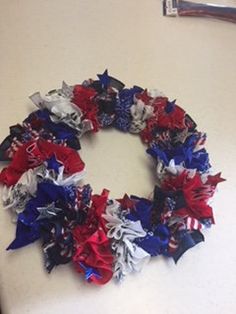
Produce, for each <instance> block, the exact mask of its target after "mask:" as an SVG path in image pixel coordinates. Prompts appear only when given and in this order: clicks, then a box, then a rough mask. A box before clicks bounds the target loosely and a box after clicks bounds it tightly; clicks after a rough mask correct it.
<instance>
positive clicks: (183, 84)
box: [0, 0, 236, 314]
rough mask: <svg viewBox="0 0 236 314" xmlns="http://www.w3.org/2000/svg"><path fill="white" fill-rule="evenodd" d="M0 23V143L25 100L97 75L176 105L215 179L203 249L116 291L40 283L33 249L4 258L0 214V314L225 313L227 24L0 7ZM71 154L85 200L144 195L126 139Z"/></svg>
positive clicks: (112, 138) (149, 178) (135, 7)
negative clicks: (201, 136) (203, 137)
mask: <svg viewBox="0 0 236 314" xmlns="http://www.w3.org/2000/svg"><path fill="white" fill-rule="evenodd" d="M225 2H228V3H235V1H225ZM0 16H1V18H0V45H1V47H0V69H1V76H0V101H1V104H0V108H1V112H0V125H1V127H0V138H1V139H3V138H4V137H5V136H6V135H7V134H8V127H9V126H10V125H13V124H15V123H17V122H20V121H22V120H23V119H24V118H25V117H26V115H27V114H28V113H29V112H30V111H31V110H33V108H34V107H33V105H32V104H31V103H30V101H29V99H28V96H29V95H30V94H32V93H33V92H35V91H38V90H40V91H41V92H46V91H48V90H51V89H53V88H55V87H59V86H60V84H61V81H62V80H65V81H66V82H68V83H69V84H74V83H79V82H81V81H82V80H84V79H85V78H89V77H96V74H97V73H102V72H103V71H104V69H106V68H108V69H109V72H110V74H112V75H113V76H115V77H117V78H119V79H121V80H122V81H123V82H125V83H126V85H127V86H131V85H133V84H136V85H140V86H144V87H145V86H146V87H148V88H153V87H154V88H155V87H156V88H158V89H160V90H162V91H163V92H164V93H165V94H166V95H168V96H169V97H170V98H171V99H174V98H177V102H178V104H180V105H181V106H183V108H185V109H186V111H187V112H188V113H189V114H190V115H191V116H192V117H193V118H194V119H195V120H196V121H197V122H198V128H199V130H203V131H206V132H207V134H208V142H207V148H208V150H209V152H210V156H211V161H212V164H213V166H214V168H215V170H216V171H219V170H222V172H223V176H224V177H225V178H227V181H226V182H225V183H224V184H221V185H220V187H219V193H217V195H216V197H215V200H214V209H215V218H216V225H215V226H214V227H213V228H212V229H211V230H210V231H209V232H207V234H206V242H205V243H203V244H200V245H198V246H197V247H195V248H194V249H192V250H190V251H189V252H188V253H186V255H184V257H183V258H182V259H181V260H180V261H179V263H178V265H177V266H175V265H174V263H173V262H172V261H166V260H164V259H162V258H156V259H155V260H153V261H152V262H151V263H150V264H149V265H148V266H146V267H145V268H144V269H143V271H142V272H141V273H140V274H137V275H134V276H129V277H127V279H126V280H125V281H124V283H123V284H122V285H117V284H116V283H115V282H111V283H109V284H108V285H106V286H104V287H95V286H91V285H89V284H84V282H83V281H82V279H81V278H80V277H79V276H78V275H77V274H76V273H75V272H74V271H73V269H72V267H71V266H64V267H63V266H62V267H58V268H57V269H55V270H54V271H53V272H52V274H51V275H48V274H46V272H45V271H44V269H43V265H42V264H43V262H42V255H41V250H40V244H39V243H35V244H33V245H30V246H28V247H25V248H24V249H21V250H19V251H15V252H6V251H5V248H6V247H7V245H8V244H9V243H10V242H11V241H12V239H13V237H14V232H15V226H14V224H12V223H11V221H10V216H9V213H8V212H6V211H4V210H3V209H2V207H1V211H0V262H1V268H0V280H1V281H0V288H1V292H0V296H1V303H2V310H3V314H25V313H29V314H41V313H42V314H54V313H57V314H62V313H63V314H64V313H71V314H74V313H80V314H92V313H96V314H108V313H114V314H116V313H122V314H128V313H129V314H133V313H135V314H141V313H142V314H154V313H158V314H187V313H192V314H199V313H207V314H222V313H225V314H233V313H235V312H236V272H235V264H236V250H235V248H234V240H235V220H236V206H235V205H236V204H235V203H236V202H235V192H236V190H235V188H236V179H235V173H236V166H235V160H236V149H235V145H236V140H235V132H236V126H235V115H236V103H235V102H236V58H235V56H236V25H235V24H231V23H227V22H221V21H217V20H210V19H202V18H165V17H163V16H162V6H161V2H160V1H159V0H146V1H141V0H120V1H117V0H96V1H95V0H94V1H92V0H89V1H88V0H66V1H63V0H40V1H36V0H11V1H9V0H1V1H0ZM82 145H83V151H82V157H83V159H84V160H85V162H86V164H87V178H86V182H89V183H91V185H92V186H93V188H94V191H95V192H100V191H101V190H102V189H103V188H104V187H105V188H108V189H110V190H111V196H114V197H120V196H122V195H123V193H124V192H127V193H130V194H136V195H140V196H145V197H147V196H148V195H149V194H150V192H151V190H152V186H153V184H154V178H153V174H152V173H151V170H150V169H151V168H150V160H149V159H148V157H147V156H145V151H144V147H143V145H142V144H141V142H140V141H139V139H138V138H137V137H135V136H131V135H124V134H120V133H119V132H118V131H109V132H105V131H104V132H101V133H99V134H96V135H95V136H94V138H92V139H91V138H86V139H83V140H82Z"/></svg>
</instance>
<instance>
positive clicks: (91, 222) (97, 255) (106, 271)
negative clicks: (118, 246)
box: [73, 190, 113, 285]
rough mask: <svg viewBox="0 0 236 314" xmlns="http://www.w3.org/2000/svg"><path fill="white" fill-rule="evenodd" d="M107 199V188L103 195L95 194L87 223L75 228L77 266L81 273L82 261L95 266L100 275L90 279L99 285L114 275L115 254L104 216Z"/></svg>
mask: <svg viewBox="0 0 236 314" xmlns="http://www.w3.org/2000/svg"><path fill="white" fill-rule="evenodd" d="M107 199H108V191H107V190H104V191H103V193H102V195H93V196H92V205H91V207H90V208H89V209H88V215H87V220H86V223H85V224H84V225H81V226H80V225H79V226H76V227H75V229H74V230H73V237H74V241H75V254H74V256H73V262H74V265H75V268H76V270H77V271H78V272H79V273H85V270H84V268H83V267H81V264H80V263H83V264H84V265H86V267H92V268H95V269H96V271H97V272H98V273H99V274H100V276H99V277H96V276H92V277H91V278H90V279H89V281H90V282H93V283H95V284H98V285H102V284H105V283H107V282H108V281H109V280H110V279H111V278H112V275H113V272H112V264H113V256H112V252H111V247H110V242H109V239H108V238H107V236H106V227H105V220H104V219H103V217H102V214H103V213H104V212H105V208H106V203H107Z"/></svg>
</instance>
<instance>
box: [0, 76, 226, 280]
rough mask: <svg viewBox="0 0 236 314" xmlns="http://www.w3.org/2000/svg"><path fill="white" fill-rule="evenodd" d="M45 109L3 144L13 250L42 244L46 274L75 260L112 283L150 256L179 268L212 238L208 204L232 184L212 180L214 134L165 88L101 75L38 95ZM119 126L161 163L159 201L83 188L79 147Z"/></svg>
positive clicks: (0, 156) (1, 177)
mask: <svg viewBox="0 0 236 314" xmlns="http://www.w3.org/2000/svg"><path fill="white" fill-rule="evenodd" d="M30 99H31V100H32V101H33V103H34V104H35V105H36V106H37V107H38V110H36V111H34V112H32V113H31V114H30V115H29V116H28V117H27V118H26V119H25V120H24V121H23V122H22V124H16V125H14V126H11V127H10V135H9V136H7V137H6V139H5V140H4V141H3V142H2V144H1V145H0V160H2V161H6V160H9V161H10V164H9V165H8V166H7V167H6V168H4V169H3V170H2V171H1V173H0V182H1V183H2V184H3V185H4V186H3V204H4V207H5V208H8V209H10V210H11V213H12V215H13V219H14V221H15V222H16V224H17V228H16V236H15V239H14V241H13V242H12V243H11V244H10V245H9V246H8V248H7V250H14V249H18V248H21V247H23V246H26V245H28V244H30V243H32V242H34V241H36V240H38V239H41V240H42V249H43V255H44V260H45V267H46V269H47V271H48V272H51V270H52V269H53V268H54V267H55V266H57V265H60V264H66V263H69V262H72V263H73V264H74V267H75V269H76V271H77V272H79V273H82V274H83V275H84V277H85V279H86V281H88V282H93V283H95V284H99V285H100V284H105V283H107V282H108V281H109V280H110V279H111V278H112V277H113V276H114V277H115V278H116V279H118V280H122V279H123V278H124V277H125V276H126V275H127V274H128V273H131V272H137V271H140V270H141V268H142V267H143V266H144V264H146V263H147V262H148V261H149V259H150V258H151V257H154V256H157V255H163V256H165V257H172V258H173V259H174V261H175V262H177V261H178V259H179V258H180V257H181V256H182V254H183V253H184V252H185V251H187V250H188V249H189V248H191V247H193V246H195V245H196V244H198V243H199V242H201V241H203V240H204V236H203V234H202V232H201V230H202V229H204V228H209V227H210V226H211V225H212V224H214V218H213V213H212V208H211V206H210V205H209V199H210V198H211V197H212V196H213V194H214V192H215V190H216V186H217V184H218V183H219V182H221V181H224V179H222V178H221V176H220V173H218V174H216V175H212V174H211V170H210V163H209V157H208V153H207V151H206V150H205V148H204V143H205V140H206V134H205V133H202V132H199V131H197V129H196V127H197V126H196V123H195V122H194V121H193V120H192V119H191V117H190V116H189V115H188V114H186V113H185V111H184V110H183V109H182V108H180V107H179V106H178V105H177V104H176V101H175V100H174V101H170V100H169V99H168V98H167V97H165V96H164V95H163V94H162V93H160V92H158V91H157V90H147V89H143V88H141V87H138V86H134V87H132V88H130V89H128V88H125V86H124V84H123V83H122V82H120V81H119V80H117V79H115V78H113V77H111V76H109V75H108V72H107V70H106V71H105V72H104V73H103V74H98V79H97V80H92V79H89V80H85V81H84V82H83V83H82V84H79V85H75V86H68V85H67V84H66V83H65V82H63V84H62V88H61V89H56V90H53V91H50V92H49V93H48V94H47V95H46V96H44V97H42V96H41V95H40V93H39V92H37V93H35V94H33V95H32V96H30ZM108 127H115V128H116V129H118V130H120V131H122V132H131V133H136V134H139V135H140V137H141V139H142V141H143V142H144V143H145V144H146V145H147V147H148V148H147V153H148V154H149V155H150V156H151V157H152V158H153V159H154V161H155V163H156V174H157V179H156V186H155V187H154V192H153V196H152V199H146V198H143V197H137V196H133V195H132V196H128V195H127V194H125V195H124V197H123V198H121V199H109V196H108V194H109V191H108V190H106V189H104V190H103V191H102V193H101V195H95V194H93V193H92V189H91V187H90V185H88V184H86V185H82V184H81V179H82V178H83V177H84V174H85V164H84V162H83V161H82V160H81V158H80V156H79V154H78V153H77V150H79V149H80V143H79V138H80V137H81V136H82V135H83V134H84V133H86V132H90V131H92V132H97V131H98V130H100V129H102V128H108Z"/></svg>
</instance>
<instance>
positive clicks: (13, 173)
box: [0, 139, 85, 186]
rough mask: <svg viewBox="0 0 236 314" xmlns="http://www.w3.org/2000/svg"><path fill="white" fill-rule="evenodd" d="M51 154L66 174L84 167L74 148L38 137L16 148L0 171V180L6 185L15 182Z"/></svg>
mask: <svg viewBox="0 0 236 314" xmlns="http://www.w3.org/2000/svg"><path fill="white" fill-rule="evenodd" d="M52 155H55V157H56V159H57V160H58V161H59V162H61V163H62V164H63V165H64V167H65V172H66V173H68V174H73V173H75V172H79V171H82V170H83V169H84V166H85V164H84V162H83V161H82V160H81V158H80V156H79V154H78V153H77V152H76V151H75V150H74V149H71V148H69V147H65V146H61V145H57V144H53V143H50V142H47V141H45V140H42V139H39V140H36V141H30V142H27V143H25V144H23V145H22V146H21V147H20V148H19V149H18V151H17V152H16V153H15V155H14V157H13V160H12V161H11V163H10V165H9V166H8V167H6V168H4V169H3V170H2V171H1V173H0V182H2V183H4V184H6V185H8V186H10V185H13V184H16V183H17V181H18V180H19V179H20V177H21V175H22V174H23V173H24V172H25V171H27V170H28V169H30V168H35V167H37V166H39V165H41V164H42V163H43V162H44V161H45V160H47V159H49V158H50V157H51V156H52Z"/></svg>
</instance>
